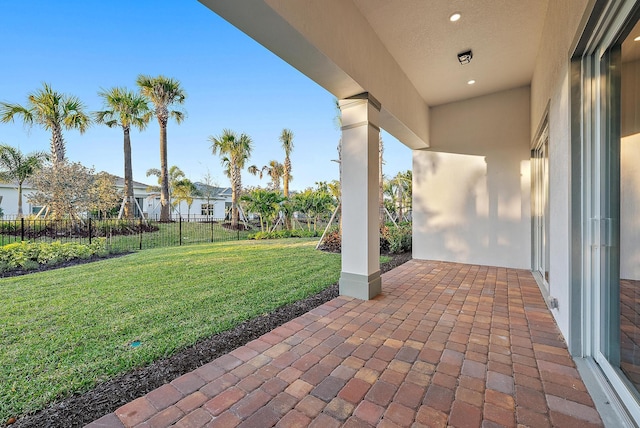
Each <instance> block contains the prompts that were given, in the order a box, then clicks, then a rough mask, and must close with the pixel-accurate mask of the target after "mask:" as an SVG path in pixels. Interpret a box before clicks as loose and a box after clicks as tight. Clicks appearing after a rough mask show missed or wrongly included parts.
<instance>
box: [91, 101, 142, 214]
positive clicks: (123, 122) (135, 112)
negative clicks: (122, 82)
mask: <svg viewBox="0 0 640 428" xmlns="http://www.w3.org/2000/svg"><path fill="white" fill-rule="evenodd" d="M98 95H100V96H101V97H102V98H103V99H104V106H105V108H106V110H102V111H98V112H95V113H94V117H95V120H96V122H97V123H104V124H105V125H107V126H108V127H110V128H113V127H116V126H120V127H122V131H123V133H124V191H125V202H124V216H125V218H133V214H134V210H133V207H132V202H133V170H132V167H131V137H130V130H131V127H132V126H135V127H136V128H138V129H139V130H141V131H142V130H143V129H145V128H146V127H147V124H148V123H149V121H150V120H151V111H150V110H149V104H148V100H147V99H146V98H145V97H144V96H142V95H140V94H137V93H135V92H133V91H130V90H128V89H126V88H111V89H109V90H108V91H104V90H103V91H100V92H98Z"/></svg>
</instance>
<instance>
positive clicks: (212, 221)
mask: <svg viewBox="0 0 640 428" xmlns="http://www.w3.org/2000/svg"><path fill="white" fill-rule="evenodd" d="M210 224H211V242H213V220H211V223H210Z"/></svg>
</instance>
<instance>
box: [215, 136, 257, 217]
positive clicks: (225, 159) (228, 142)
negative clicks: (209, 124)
mask: <svg viewBox="0 0 640 428" xmlns="http://www.w3.org/2000/svg"><path fill="white" fill-rule="evenodd" d="M209 141H210V142H211V152H212V153H213V154H214V155H217V154H220V156H221V160H220V162H221V163H222V165H223V166H224V167H225V174H226V175H227V177H229V180H230V181H231V227H233V228H237V227H238V223H239V221H240V215H239V212H238V199H239V197H240V193H241V191H242V174H241V172H242V169H243V168H244V166H245V164H246V162H247V161H248V160H249V158H250V157H251V150H252V149H253V147H252V146H253V144H252V141H251V137H249V136H248V135H247V134H244V133H243V134H240V136H238V135H236V133H235V132H233V131H231V130H230V129H224V130H223V131H222V135H220V136H218V137H214V136H209Z"/></svg>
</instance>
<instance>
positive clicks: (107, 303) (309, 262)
mask: <svg viewBox="0 0 640 428" xmlns="http://www.w3.org/2000/svg"><path fill="white" fill-rule="evenodd" d="M314 246H315V240H309V239H289V240H281V241H239V242H228V243H216V244H203V245H191V246H183V247H171V248H161V249H153V250H146V251H141V252H138V253H134V254H129V255H126V256H123V257H120V258H115V259H108V260H103V261H99V262H95V263H90V264H86V265H80V266H74V267H70V268H64V269H58V270H53V271H48V272H42V273H36V274H30V275H26V276H22V277H15V278H5V279H0V308H2V310H0V422H2V421H5V420H7V419H8V418H9V417H10V416H17V415H21V414H23V413H26V412H30V411H34V410H37V409H41V408H43V407H44V406H45V405H46V404H47V403H50V402H52V401H54V400H56V399H59V398H61V397H64V396H66V395H69V394H70V393H73V392H82V391H86V390H89V389H90V388H91V387H93V386H95V385H96V384H97V383H99V382H102V381H104V380H106V379H108V378H111V377H113V376H115V375H117V374H119V373H123V372H126V371H128V370H130V369H132V368H134V367H140V366H143V365H145V364H147V363H149V362H151V361H154V360H156V359H158V358H160V357H164V356H168V355H170V354H172V353H174V352H176V351H177V350H179V349H181V348H184V347H185V346H188V345H190V344H193V343H195V342H196V341H197V340H198V339H201V338H204V337H207V336H210V335H212V334H215V333H218V332H221V331H224V330H227V329H229V328H231V327H232V326H234V325H236V324H238V323H240V322H242V321H244V320H246V319H249V318H252V317H255V316H257V315H260V314H263V313H266V312H269V311H271V310H273V309H275V308H277V307H279V306H282V305H284V304H287V303H289V302H293V301H295V300H298V299H300V298H304V297H305V296H308V295H311V294H313V293H315V292H318V291H320V290H321V289H323V288H325V287H327V286H328V285H330V284H333V283H335V282H336V281H337V280H338V277H339V274H340V255H338V254H328V253H324V252H320V251H316V250H314ZM133 341H140V342H141V346H139V347H136V348H134V347H131V346H130V344H131V343H132V342H133Z"/></svg>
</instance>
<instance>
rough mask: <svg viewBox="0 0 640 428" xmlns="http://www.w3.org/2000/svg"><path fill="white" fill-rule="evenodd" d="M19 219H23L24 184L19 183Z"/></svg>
mask: <svg viewBox="0 0 640 428" xmlns="http://www.w3.org/2000/svg"><path fill="white" fill-rule="evenodd" d="M18 218H22V182H21V181H20V182H18Z"/></svg>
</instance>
